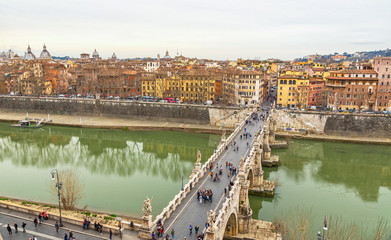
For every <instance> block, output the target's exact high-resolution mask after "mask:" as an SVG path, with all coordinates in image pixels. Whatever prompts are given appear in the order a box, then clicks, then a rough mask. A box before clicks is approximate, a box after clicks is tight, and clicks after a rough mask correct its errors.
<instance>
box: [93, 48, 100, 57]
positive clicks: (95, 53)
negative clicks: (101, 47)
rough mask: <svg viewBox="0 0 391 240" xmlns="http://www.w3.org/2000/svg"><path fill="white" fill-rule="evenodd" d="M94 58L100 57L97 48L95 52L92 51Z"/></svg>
mask: <svg viewBox="0 0 391 240" xmlns="http://www.w3.org/2000/svg"><path fill="white" fill-rule="evenodd" d="M92 58H96V59H98V58H99V53H98V52H97V51H96V49H95V50H94V52H93V53H92Z"/></svg>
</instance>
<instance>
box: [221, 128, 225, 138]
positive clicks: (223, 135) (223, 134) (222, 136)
mask: <svg viewBox="0 0 391 240" xmlns="http://www.w3.org/2000/svg"><path fill="white" fill-rule="evenodd" d="M221 140H224V141H225V129H224V130H223V133H222V135H221Z"/></svg>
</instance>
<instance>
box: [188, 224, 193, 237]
mask: <svg viewBox="0 0 391 240" xmlns="http://www.w3.org/2000/svg"><path fill="white" fill-rule="evenodd" d="M189 230H190V233H189V234H190V235H191V234H192V233H193V226H192V225H191V224H190V226H189Z"/></svg>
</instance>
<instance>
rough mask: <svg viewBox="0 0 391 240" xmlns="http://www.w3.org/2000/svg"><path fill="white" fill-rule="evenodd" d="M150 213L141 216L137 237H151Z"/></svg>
mask: <svg viewBox="0 0 391 240" xmlns="http://www.w3.org/2000/svg"><path fill="white" fill-rule="evenodd" d="M151 225H152V215H149V216H143V218H142V223H141V227H140V228H139V230H138V238H141V239H151V236H152V230H151Z"/></svg>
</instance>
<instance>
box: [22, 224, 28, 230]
mask: <svg viewBox="0 0 391 240" xmlns="http://www.w3.org/2000/svg"><path fill="white" fill-rule="evenodd" d="M26 225H27V224H26V223H25V222H22V228H23V232H26Z"/></svg>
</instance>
